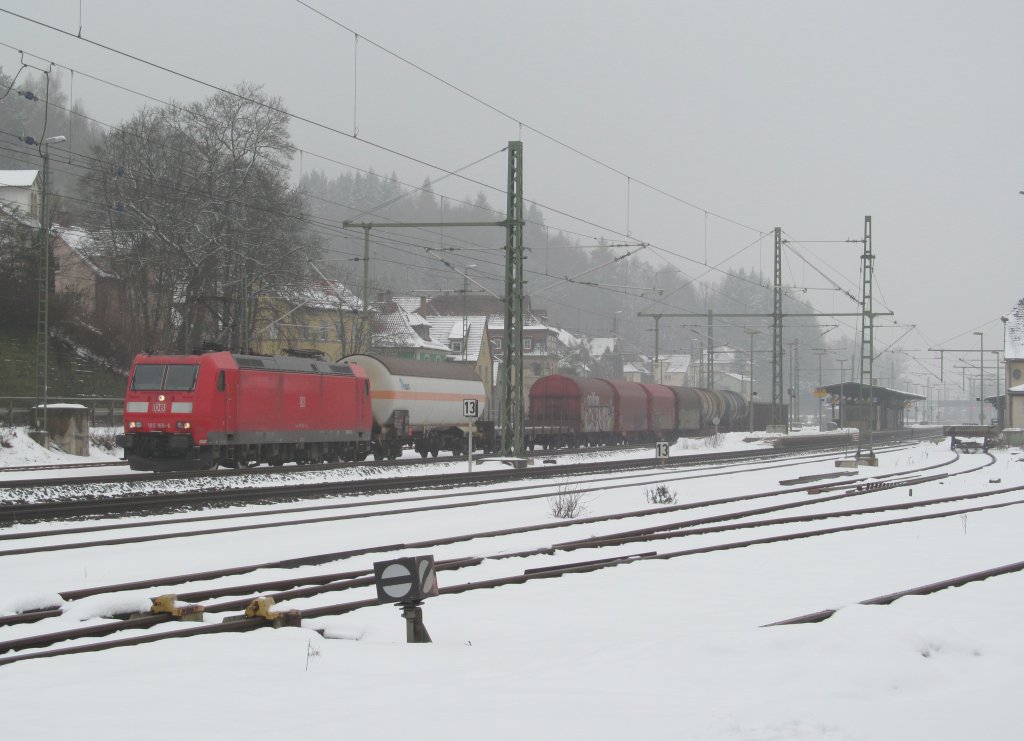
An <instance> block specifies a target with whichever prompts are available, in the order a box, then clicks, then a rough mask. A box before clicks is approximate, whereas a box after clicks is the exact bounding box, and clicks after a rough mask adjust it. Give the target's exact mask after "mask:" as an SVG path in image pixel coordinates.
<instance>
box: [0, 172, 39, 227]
mask: <svg viewBox="0 0 1024 741" xmlns="http://www.w3.org/2000/svg"><path fill="white" fill-rule="evenodd" d="M0 202H2V203H4V204H6V205H8V206H15V207H16V208H18V209H19V210H20V211H21V212H23V213H24V214H26V215H28V216H30V217H32V218H33V219H37V220H38V219H39V170H0Z"/></svg>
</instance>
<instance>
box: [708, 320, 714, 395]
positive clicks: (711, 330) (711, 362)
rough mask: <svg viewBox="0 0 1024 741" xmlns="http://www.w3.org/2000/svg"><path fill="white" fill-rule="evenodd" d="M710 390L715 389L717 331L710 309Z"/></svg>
mask: <svg viewBox="0 0 1024 741" xmlns="http://www.w3.org/2000/svg"><path fill="white" fill-rule="evenodd" d="M708 389H709V390H711V391H714V389H715V329H714V325H713V324H712V323H711V309H708Z"/></svg>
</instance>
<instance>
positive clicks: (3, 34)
mask: <svg viewBox="0 0 1024 741" xmlns="http://www.w3.org/2000/svg"><path fill="white" fill-rule="evenodd" d="M308 2H309V4H310V5H312V6H314V7H316V8H318V9H320V10H321V11H323V12H324V13H325V14H326V15H329V16H331V17H332V18H334V19H336V20H337V21H339V22H340V23H342V24H344V25H345V26H347V27H348V28H349V29H351V30H352V31H355V32H357V33H358V34H359V35H360V37H361V38H360V39H359V42H358V43H356V42H355V37H354V35H353V33H351V32H350V31H348V30H345V29H344V28H341V27H339V26H337V25H334V24H332V23H331V22H330V21H329V20H326V19H325V18H323V17H321V16H319V15H317V14H316V13H314V12H312V11H311V10H310V9H308V8H306V7H304V6H303V5H301V4H299V3H298V2H294V1H293V0H273V1H272V0H247V1H242V0H239V1H237V2H220V1H215V2H210V1H209V0H206V1H205V2H195V1H193V0H175V1H174V2H167V3H144V2H137V1H136V2H129V1H128V0H123V1H121V0H103V1H102V2H100V1H98V0H82V2H81V3H80V2H79V0H48V1H47V2H45V3H40V2H38V0H0V8H4V9H7V10H11V11H14V12H17V13H20V14H24V15H27V16H30V17H32V18H35V19H38V20H40V21H43V22H45V23H48V24H51V25H55V26H58V27H59V28H61V29H64V30H66V31H70V32H72V33H73V34H77V33H78V31H79V25H80V24H81V35H82V37H83V38H85V39H90V40H92V41H96V42H99V43H102V44H105V45H108V46H110V47H114V48H116V49H118V50H121V51H125V52H128V53H130V54H133V55H136V56H138V57H141V58H144V59H146V60H148V61H151V62H155V63H157V64H160V65H163V66H165V67H168V68H170V69H172V70H175V71H177V72H181V73H184V74H187V75H190V76H193V77H196V78H199V79H201V80H203V81H206V82H210V83H213V84H216V85H220V86H223V87H232V86H234V85H235V84H236V83H237V82H239V81H241V80H243V79H244V80H248V81H252V82H257V83H261V84H263V85H264V86H265V88H266V90H267V91H268V92H269V93H271V94H274V95H278V96H280V97H281V98H282V99H283V100H284V103H285V105H286V106H287V108H288V109H289V110H290V111H291V112H292V113H294V114H298V115H300V116H303V117H305V118H308V119H311V120H313V121H316V122H317V123H319V124H323V125H324V126H325V127H327V128H333V129H337V130H338V131H340V132H344V133H333V132H331V131H328V130H327V128H324V127H318V126H313V125H309V124H305V123H300V122H295V123H294V124H293V126H292V135H293V140H294V143H295V144H296V146H297V147H299V148H300V149H302V150H303V153H302V156H301V157H299V158H296V163H295V166H296V170H297V171H298V169H299V168H300V167H301V168H302V170H303V171H306V170H309V169H313V168H317V169H325V170H326V171H328V172H329V173H336V172H337V171H338V169H339V166H338V165H335V164H332V163H330V162H327V161H325V160H323V159H320V158H319V157H318V155H326V156H328V157H331V158H333V159H335V160H338V161H340V162H344V163H348V164H351V165H353V166H357V167H361V168H369V167H373V168H375V169H376V170H377V171H378V172H385V173H390V172H391V171H395V172H397V173H398V175H399V177H400V178H401V179H402V180H404V181H405V182H409V183H415V184H418V183H421V182H422V181H423V179H424V178H426V177H430V178H431V179H433V180H436V179H438V178H439V177H441V175H443V172H440V171H438V170H435V169H431V168H429V167H427V166H425V165H424V164H421V163H419V162H416V161H413V160H411V159H408V158H407V157H411V158H415V159H416V160H420V161H421V162H424V163H429V164H431V165H436V166H439V167H441V168H444V169H448V170H455V169H459V168H462V167H464V166H465V165H467V164H469V163H471V162H475V161H476V160H479V159H480V158H482V157H485V156H486V155H489V154H492V153H496V152H498V151H499V150H500V149H501V148H502V147H503V146H504V145H505V143H506V142H507V141H509V140H512V139H521V140H522V141H523V142H524V173H525V186H524V192H525V195H526V197H527V198H528V199H531V200H536V201H537V202H539V203H540V204H541V205H542V207H543V208H544V210H545V213H546V215H547V220H548V223H549V224H550V225H551V226H553V227H556V228H560V229H566V230H570V231H572V232H576V233H579V234H584V235H588V236H589V237H593V238H597V237H605V238H607V239H611V240H615V241H622V240H623V238H624V236H625V235H627V234H628V236H629V237H630V239H633V240H637V241H644V242H648V243H650V244H651V245H653V246H652V248H651V249H649V250H648V251H647V254H648V255H649V258H648V259H650V260H652V261H653V262H655V263H658V264H660V263H661V262H662V261H663V260H666V259H668V260H671V261H672V263H673V264H674V265H676V266H678V267H679V268H680V269H681V270H683V271H685V272H686V273H687V274H688V275H691V276H695V275H700V274H702V273H704V272H705V268H704V267H703V265H702V264H703V263H705V261H707V262H708V263H710V264H712V265H718V264H719V263H721V262H722V261H724V260H726V258H729V257H730V256H731V255H733V254H734V253H740V254H739V255H738V256H736V257H735V258H733V259H732V260H730V261H728V262H726V263H724V264H723V265H722V268H723V269H725V268H740V267H744V268H748V269H749V268H753V269H755V270H757V269H763V270H765V271H766V274H767V275H769V276H770V274H771V254H772V253H771V244H772V243H771V238H770V235H769V233H770V231H771V230H772V229H773V228H774V227H776V226H780V227H782V228H783V229H784V231H785V233H786V235H787V236H788V237H789V238H790V239H793V240H797V241H802V242H803V243H802V244H800V245H797V249H798V250H799V251H800V254H802V255H804V256H805V257H807V258H809V259H810V260H811V261H812V262H813V263H814V264H815V265H817V266H818V267H819V268H820V269H821V270H822V271H823V272H825V273H826V274H828V275H829V276H830V277H831V278H832V280H834V281H835V282H836V283H838V284H839V285H841V286H842V287H844V288H846V289H848V290H850V291H851V292H853V293H856V294H859V292H860V285H859V275H858V265H859V259H858V257H859V250H860V246H859V245H856V244H842V243H816V242H817V241H818V240H844V239H850V238H854V239H857V238H860V237H861V236H862V234H863V228H864V226H863V224H864V216H865V215H866V214H870V215H871V216H872V217H873V226H874V229H873V236H874V250H875V254H876V256H877V257H876V270H877V281H878V283H877V285H878V288H877V289H876V295H875V300H876V309H879V310H881V309H883V308H887V309H889V310H892V311H893V312H895V319H888V318H887V319H879V322H880V324H882V325H884V324H886V323H889V324H891V323H892V322H893V321H896V322H899V323H902V324H916V325H917V326H918V328H919V330H920V331H919V332H911V333H910V334H909V335H908V336H907V337H906V338H905V340H903V341H902V343H901V346H902V347H904V348H906V349H908V350H913V349H923V348H927V347H929V346H932V345H935V344H938V343H945V346H946V347H956V348H960V347H965V348H966V347H975V346H976V344H977V338H976V337H974V336H973V335H971V332H972V331H974V330H977V329H982V330H984V331H985V332H986V336H985V342H986V346H987V347H990V348H997V347H1000V346H1001V342H1002V334H1001V324H1000V322H999V316H1000V314H1003V313H1005V312H1006V311H1007V310H1008V309H1009V308H1010V307H1011V306H1012V305H1013V304H1014V303H1015V302H1016V301H1018V300H1019V299H1020V298H1022V297H1024V280H1022V278H1021V275H1022V273H1021V271H1020V270H1019V268H1018V265H1019V264H1020V258H1021V255H1022V249H1021V248H1022V246H1024V196H1022V195H1020V194H1019V191H1021V190H1024V43H1022V42H1024V36H1022V33H1024V3H1022V2H1020V0H979V1H975V2H966V1H964V2H943V1H938V0H932V1H927V2H906V1H903V0H898V1H894V0H887V1H884V2H856V3H851V2H844V3H839V2H822V1H821V0H812V1H793V2H753V1H751V2H730V1H727V0H726V1H722V0H714V1H712V0H702V1H700V2H681V1H676V2H637V1H636V0H633V1H632V2H596V1H594V0H589V1H584V0H578V1H577V0H572V1H563V0H558V1H553V0H546V1H544V0H527V1H525V2H517V3H499V2H486V1H484V2H481V1H480V0H460V1H458V2H447V1H446V2H435V3H424V2H412V1H411V0H405V1H404V2H394V1H392V2H388V1H386V0H376V1H375V2H361V3H354V2H326V0H308ZM80 5H81V15H80V12H79V7H80ZM0 43H3V44H7V45H9V46H13V47H15V48H17V49H21V50H24V51H26V52H29V53H32V54H36V55H39V56H41V57H44V58H45V59H47V60H49V61H53V62H56V63H58V64H61V65H65V66H67V67H73V68H75V69H76V70H77V72H76V76H75V79H74V96H75V98H76V99H81V100H82V101H83V102H84V104H85V105H86V106H87V110H88V112H89V113H90V114H91V115H93V116H95V117H96V118H98V119H100V120H103V121H106V122H109V123H112V124H114V123H117V122H119V121H121V120H123V119H124V118H126V117H128V116H129V115H131V114H132V113H133V112H134V111H136V110H137V109H138V108H139V107H141V106H142V105H143V104H144V103H145V102H146V101H145V100H144V99H143V98H141V97H140V96H138V95H136V94H131V93H126V92H121V91H117V90H115V89H113V88H111V87H110V86H108V85H106V84H103V83H100V82H97V81H95V80H91V79H88V78H86V77H85V76H84V74H88V75H93V76H95V77H99V78H103V79H105V80H108V81H110V82H114V83H118V84H121V85H124V86H127V87H131V88H134V89H136V90H139V91H143V92H145V93H147V94H149V95H152V96H154V97H156V98H158V99H167V98H176V99H179V100H191V99H196V98H201V97H205V96H207V95H209V94H210V93H211V92H212V91H211V90H210V89H209V88H204V87H202V86H201V85H198V84H196V83H193V82H189V81H186V80H184V79H182V78H180V77H175V76H174V75H171V74H168V73H167V72H163V71H159V70H155V69H153V68H150V67H147V66H146V65H144V64H142V63H139V62H136V61H132V60H130V59H127V58H125V57H123V56H119V55H117V54H114V53H111V52H109V51H105V50H102V49H99V48H97V47H95V46H93V45H90V44H88V43H86V42H84V41H82V40H79V39H75V38H69V37H67V36H62V35H61V34H59V33H58V32H55V31H52V30H48V29H45V28H42V27H39V26H36V25H33V24H31V23H28V22H26V21H23V20H19V19H17V18H13V17H11V16H8V15H6V14H4V15H2V22H0ZM374 44H378V45H380V46H382V47H385V48H386V49H387V50H389V51H390V52H394V53H395V54H397V55H400V56H402V57H404V58H405V59H407V60H409V61H411V62H413V63H415V64H416V65H419V66H420V67H422V68H423V69H424V70H427V71H429V72H430V73H432V74H433V75H436V76H437V77H439V78H442V79H443V80H444V81H446V82H448V83H450V84H451V85H454V86H457V87H458V88H460V89H461V90H462V91H465V92H466V93H469V94H471V95H472V96H475V97H476V98H478V99H479V101H483V102H484V103H486V104H489V105H490V106H492V107H493V109H498V111H495V110H493V109H492V108H488V107H487V106H485V105H483V104H482V103H481V102H478V101H477V100H473V99H472V98H470V97H468V96H467V95H465V94H463V93H461V92H459V91H456V90H454V89H453V88H452V87H448V86H446V85H445V84H443V83H441V82H438V81H437V80H436V79H432V78H431V77H430V76H428V75H427V74H425V73H424V72H422V71H419V70H417V69H415V68H413V67H412V66H410V65H408V64H406V63H405V62H402V61H400V60H398V59H396V58H395V57H394V56H391V55H389V54H388V53H387V52H385V51H382V50H381V49H380V48H378V47H376V46H375V45H374ZM33 62H34V63H36V64H38V63H39V62H38V60H36V59H33ZM0 65H2V66H3V68H4V70H5V71H6V72H8V73H11V72H14V71H15V70H16V69H17V68H18V67H19V65H20V57H19V55H18V54H17V53H16V52H14V51H11V50H10V49H8V48H0ZM82 73H84V74H82ZM356 90H357V91H358V94H355V91H356ZM506 114H507V115H506ZM519 123H521V124H522V125H523V126H522V127H521V126H520V125H519ZM354 127H357V129H358V138H353V137H352V134H353V130H354ZM553 140H557V142H556V141H553ZM374 145H379V146H374ZM563 145H568V147H571V148H572V149H574V150H577V152H574V151H572V150H571V149H569V148H567V147H566V146H563ZM381 147H385V148H388V149H391V150H394V151H395V152H397V153H399V154H400V155H405V156H406V157H403V156H396V155H393V154H390V153H388V152H385V151H384V150H383V149H382V148H381ZM580 153H582V155H586V156H582V155H581V154H580ZM465 175H466V176H468V177H470V178H472V179H473V180H475V181H478V182H481V183H485V184H487V185H491V186H494V188H496V189H498V190H500V189H503V188H504V183H505V156H504V155H503V154H497V155H495V156H493V157H491V158H490V159H488V160H486V161H485V162H483V163H481V164H479V165H476V166H475V167H472V168H469V169H467V170H466V171H465ZM644 184H646V185H650V186H654V188H656V189H658V190H660V191H663V193H659V192H656V191H655V190H652V189H651V188H648V187H645V185H644ZM436 189H437V191H438V192H439V193H442V194H444V195H448V196H451V197H454V198H465V197H467V196H468V197H470V198H472V197H475V195H476V194H477V192H479V191H480V190H481V186H480V185H478V184H477V183H473V182H467V181H465V180H460V179H458V178H454V177H450V178H447V179H446V180H444V181H443V182H441V183H439V184H438V185H437V187H436ZM486 192H487V195H488V199H489V201H490V203H491V204H492V205H495V206H498V207H503V196H502V195H501V194H500V193H499V192H497V190H490V191H486ZM666 194H667V195H666ZM684 202H685V203H684ZM687 204H690V205H687ZM557 212H562V214H565V215H562V214H560V213H557ZM762 233H764V235H765V236H764V237H763V238H761V234H762ZM748 245H752V246H750V247H748ZM744 247H748V249H746V250H743V248H744ZM673 255H674V256H673ZM710 275H711V276H715V275H716V274H715V273H711V274H710ZM785 280H786V282H789V283H793V284H796V285H798V286H804V287H808V288H809V289H811V290H809V291H808V293H807V294H806V295H807V296H808V297H809V298H811V299H812V300H813V301H815V302H816V304H817V305H818V307H819V308H820V309H821V310H823V311H832V310H834V311H853V310H854V307H853V305H852V304H851V302H850V301H849V300H847V299H844V298H843V297H842V296H841V295H840V294H838V293H837V292H835V291H825V290H820V289H822V288H825V287H829V285H830V284H829V283H827V282H826V281H825V280H824V279H823V278H821V277H820V276H819V275H818V273H817V272H816V271H814V270H812V269H811V268H810V267H807V265H806V263H805V262H803V261H802V260H801V259H799V258H798V257H797V256H796V255H795V254H792V253H791V254H790V256H789V257H788V258H787V265H786V275H785ZM879 304H884V306H879ZM672 308H673V307H671V306H662V307H659V309H660V310H663V311H670V310H672ZM676 308H677V309H678V307H676ZM904 331H905V329H904V328H901V327H893V328H889V329H883V330H880V331H879V332H878V334H877V339H878V340H879V341H882V342H883V343H884V344H888V342H889V341H891V340H894V339H896V338H897V337H898V336H899V335H900V334H902V333H903V332H904Z"/></svg>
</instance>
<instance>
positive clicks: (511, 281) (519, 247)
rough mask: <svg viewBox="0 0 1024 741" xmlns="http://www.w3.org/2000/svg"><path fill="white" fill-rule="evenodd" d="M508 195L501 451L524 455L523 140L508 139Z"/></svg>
mask: <svg viewBox="0 0 1024 741" xmlns="http://www.w3.org/2000/svg"><path fill="white" fill-rule="evenodd" d="M507 193H508V198H507V202H506V203H507V205H506V210H505V364H504V366H503V367H502V378H503V379H504V381H505V384H504V395H503V398H502V407H503V409H502V415H501V451H502V454H504V455H513V456H517V457H518V456H522V455H523V452H524V447H525V438H524V435H523V427H524V421H525V420H524V418H523V417H524V415H523V391H524V389H523V283H524V281H523V226H524V223H525V222H524V220H523V143H522V142H516V141H512V142H509V143H508V191H507Z"/></svg>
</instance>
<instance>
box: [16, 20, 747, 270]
mask: <svg viewBox="0 0 1024 741" xmlns="http://www.w3.org/2000/svg"><path fill="white" fill-rule="evenodd" d="M307 7H309V6H307ZM310 9H311V10H314V11H315V9H313V8H310ZM0 11H2V12H4V13H6V14H8V15H11V16H13V17H17V18H20V19H22V20H25V21H26V22H30V23H33V24H36V25H39V26H42V27H45V28H48V29H50V30H52V31H55V32H57V33H60V34H64V35H67V36H71V37H72V38H76V39H78V40H80V41H82V42H85V43H88V44H91V45H94V46H97V47H99V48H102V49H105V50H107V51H109V52H111V53H115V54H119V55H122V56H124V57H126V58H129V59H132V60H134V61H137V62H139V63H142V64H146V65H148V66H151V67H154V68H156V69H160V70H163V71H165V72H167V73H169V74H172V75H176V76H179V77H181V78H183V79H187V80H190V81H192V82H195V83H197V84H200V85H204V86H207V87H210V88H212V89H215V90H218V91H220V92H223V93H226V94H229V95H234V96H236V97H240V98H242V99H244V100H249V101H250V102H252V103H254V104H257V105H259V104H261V103H260V101H255V100H252V99H250V98H247V97H246V96H241V95H239V94H238V93H235V92H232V91H230V90H227V89H225V88H222V87H220V86H218V85H215V84H212V83H208V82H205V81H203V80H200V79H198V78H196V77H194V76H191V75H188V74H185V73H182V72H178V71H176V70H173V69H170V68H168V67H166V66H164V65H160V64H157V63H154V62H150V61H148V60H145V59H143V58H141V57H138V56H136V55H133V54H130V53H127V52H124V51H122V50H119V49H116V48H114V47H111V46H108V45H106V44H102V43H100V42H97V41H94V40H92V39H89V38H86V37H83V36H75V35H74V34H70V33H69V32H67V31H64V30H62V29H60V28H57V27H55V26H51V25H49V24H46V23H43V22H41V21H38V20H36V19H33V18H29V17H27V16H24V15H21V14H18V13H13V12H12V11H8V10H6V9H0ZM315 12H318V13H319V11H315ZM332 22H333V19H332ZM346 30H349V29H346ZM353 33H355V32H354V31H353ZM363 38H364V40H366V39H365V37H363ZM369 43H373V42H369ZM381 48H383V47H381ZM385 51H387V50H385ZM388 53H390V52H388ZM403 61H407V60H403ZM424 72H425V70H424ZM428 74H429V73H428ZM438 79H440V78H438ZM442 82H445V84H449V83H447V82H446V81H443V80H442ZM462 92H464V91H462ZM480 102H483V101H480ZM267 107H268V108H270V109H272V110H278V111H279V112H281V113H282V114H283V115H287V116H289V117H291V118H293V119H295V120H299V121H303V122H305V123H308V124H310V125H313V126H316V127H319V128H323V129H325V130H328V131H331V132H333V133H336V134H339V135H342V136H348V137H350V138H353V139H354V138H356V137H354V136H352V135H350V134H348V133H347V132H344V131H341V130H338V129H336V128H335V127H332V126H329V125H327V124H323V123H321V122H319V121H316V120H313V119H310V118H307V117H304V116H300V115H298V114H294V113H289V112H287V111H285V110H283V109H278V108H275V107H273V106H267ZM495 110H497V109H495ZM499 112H500V111H499ZM501 114H502V115H504V116H506V117H509V118H510V120H516V121H517V123H519V124H520V126H524V124H522V122H521V121H518V120H517V119H515V117H512V116H509V114H506V113H504V112H501ZM526 128H528V129H529V130H531V131H534V132H535V133H537V134H538V135H540V136H543V137H545V138H548V139H550V140H551V141H553V142H555V143H557V144H559V145H560V146H564V147H566V148H567V149H569V150H571V151H574V152H576V153H577V154H579V155H580V156H583V157H585V158H587V159H589V160H591V161H593V162H595V163H596V164H599V165H601V166H602V167H605V168H607V169H609V170H610V171H612V172H615V173H617V174H619V175H621V176H623V177H628V178H630V179H631V180H636V181H637V183H638V184H640V185H642V186H643V187H646V188H649V189H651V190H653V191H656V192H659V193H661V194H663V195H665V196H667V197H670V198H672V199H674V200H677V201H679V202H681V203H684V204H686V205H687V206H689V207H691V208H694V209H695V210H698V211H700V212H702V213H704V214H705V219H706V218H707V216H708V215H710V216H714V217H715V218H719V219H721V220H723V221H727V222H730V223H733V224H735V225H737V226H741V227H743V228H747V229H751V230H753V231H757V232H758V233H759V235H760V236H759V240H760V239H762V238H763V234H764V232H763V231H762V230H758V229H754V228H753V227H750V226H748V225H745V224H743V223H741V222H739V221H736V220H733V219H729V218H728V217H724V216H722V215H721V214H718V213H715V212H713V211H711V210H709V209H706V208H703V207H700V206H697V205H695V204H693V203H691V202H689V201H687V200H685V199H681V198H679V197H678V196H675V195H674V194H670V193H667V192H666V191H664V190H662V189H659V188H656V187H654V186H652V185H650V184H649V183H647V182H645V181H643V180H641V179H639V178H635V177H633V176H631V175H627V174H626V173H625V172H623V171H621V170H619V169H618V168H615V167H612V166H610V165H608V164H607V163H605V162H602V161H600V160H598V159H596V158H594V157H592V156H590V155H587V154H585V153H583V152H581V151H580V150H578V149H575V148H573V147H571V146H570V145H568V144H566V143H564V142H562V141H560V140H558V139H555V138H554V137H551V136H550V135H548V134H546V133H545V132H543V131H540V130H538V129H535V128H532V127H529V126H526ZM358 141H361V142H363V143H367V144H369V145H370V146H373V147H376V148H378V149H381V150H384V151H387V152H389V153H391V154H395V155H396V156H399V157H402V158H405V159H408V160H410V161H412V162H416V163H417V164H421V165H424V166H426V167H429V168H432V169H436V170H437V171H440V172H445V173H448V174H455V173H454V172H453V171H451V170H449V169H447V168H444V167H440V166H437V165H434V164H431V163H428V162H425V161H423V160H421V159H419V158H417V157H413V156H411V155H407V154H404V153H402V152H399V151H397V150H394V149H391V148H389V147H385V146H383V145H379V144H377V143H375V142H372V141H369V140H366V139H361V138H360V139H358ZM463 179H465V180H467V181H468V182H472V183H475V184H477V185H479V186H481V187H484V188H488V189H491V190H495V191H498V192H503V191H502V190H501V189H498V188H496V187H495V186H491V185H489V184H486V183H483V182H481V181H478V180H474V179H472V178H466V177H463ZM531 203H533V204H535V205H536V206H538V207H542V208H544V209H546V210H548V211H549V212H551V213H556V214H558V215H561V216H565V217H566V218H569V219H573V220H576V221H580V222H581V223H584V224H587V225H589V226H593V227H595V228H597V229H601V230H605V231H609V232H610V233H615V234H617V232H615V231H614V230H609V229H608V228H607V227H603V226H602V225H600V224H598V223H596V222H593V221H590V220H587V219H581V218H580V217H577V216H575V215H573V214H570V213H568V212H565V211H563V210H560V209H556V208H554V207H552V206H550V205H547V204H543V203H541V202H538V201H532V202H531ZM544 227H545V228H550V227H548V226H547V225H544ZM630 231H631V230H630ZM651 246H652V247H654V248H655V249H657V250H660V251H661V252H662V253H663V254H664V255H671V256H673V257H677V258H680V259H683V260H689V261H692V262H697V261H695V260H692V259H691V258H687V257H686V256H684V255H681V254H679V253H676V252H673V251H671V250H667V249H665V248H658V247H657V246H656V245H653V244H652V245H651ZM662 259H664V257H663V256H662ZM705 262H706V261H705ZM719 272H723V273H724V271H719Z"/></svg>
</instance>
